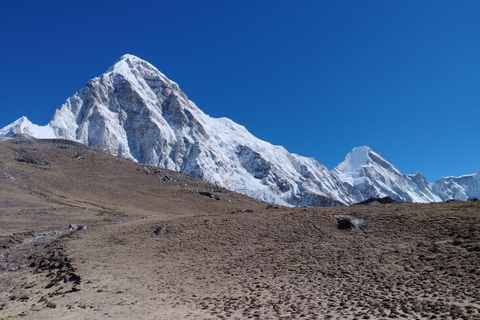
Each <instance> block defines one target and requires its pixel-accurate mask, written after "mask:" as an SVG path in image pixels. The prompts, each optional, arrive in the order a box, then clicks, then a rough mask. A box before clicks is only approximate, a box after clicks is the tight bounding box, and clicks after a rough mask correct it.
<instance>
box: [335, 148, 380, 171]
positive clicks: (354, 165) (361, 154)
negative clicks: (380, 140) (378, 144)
mask: <svg viewBox="0 0 480 320" xmlns="http://www.w3.org/2000/svg"><path fill="white" fill-rule="evenodd" d="M371 152H372V149H370V148H369V147H367V146H362V147H356V148H353V149H352V151H350V153H348V154H347V156H346V157H345V159H344V160H343V162H342V163H340V164H339V165H338V166H337V168H338V169H339V170H340V171H343V172H356V171H359V170H360V168H361V167H362V166H365V165H367V164H368V163H369V154H370V153H371Z"/></svg>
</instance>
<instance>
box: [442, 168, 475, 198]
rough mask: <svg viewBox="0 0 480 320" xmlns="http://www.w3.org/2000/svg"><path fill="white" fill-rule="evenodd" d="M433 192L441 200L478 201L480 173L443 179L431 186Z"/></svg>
mask: <svg viewBox="0 0 480 320" xmlns="http://www.w3.org/2000/svg"><path fill="white" fill-rule="evenodd" d="M433 191H434V192H435V193H436V194H438V195H439V196H440V197H441V198H442V200H448V199H457V200H470V199H474V198H477V199H480V196H479V195H480V172H477V173H476V174H470V175H465V176H461V177H445V178H442V179H440V180H438V181H437V182H435V184H434V185H433Z"/></svg>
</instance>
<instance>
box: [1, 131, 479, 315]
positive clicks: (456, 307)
mask: <svg viewBox="0 0 480 320" xmlns="http://www.w3.org/2000/svg"><path fill="white" fill-rule="evenodd" d="M336 214H348V215H354V216H356V217H358V218H362V219H364V221H365V222H364V224H363V225H361V226H360V228H359V229H358V230H341V229H339V228H338V227H337V226H338V224H337V220H336V219H335V218H334V217H333V215H336ZM85 229H86V230H85ZM0 318H1V319H16V318H21V319H152V320H153V319H480V203H479V202H478V201H472V202H458V201H453V202H448V203H439V204H387V205H371V206H351V207H336V208H284V207H278V206H271V205H270V206H269V205H268V204H266V203H262V202H259V201H256V200H252V199H250V198H247V197H245V196H242V195H240V194H237V193H234V192H230V191H227V190H225V189H221V188H217V187H215V186H213V185H211V184H208V183H206V182H203V181H199V180H196V179H194V178H192V177H189V176H185V175H182V174H179V173H175V172H171V171H166V170H160V169H156V168H153V167H149V166H144V165H141V164H138V163H134V162H129V161H125V160H122V159H119V158H116V157H112V156H109V155H107V154H104V153H102V152H99V151H96V150H93V149H91V148H88V147H85V146H83V145H80V144H77V143H74V142H70V141H60V140H51V141H50V140H30V139H18V138H15V139H6V138H2V139H1V140H0Z"/></svg>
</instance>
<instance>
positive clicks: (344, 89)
mask: <svg viewBox="0 0 480 320" xmlns="http://www.w3.org/2000/svg"><path fill="white" fill-rule="evenodd" d="M479 16H480V1H477V0H471V1H468V0H462V1H442V0H435V1H433V0H431V1H417V0H416V1H407V0H405V1H393V0H392V1H389V0H378V1H368V0H365V1H356V0H351V1H342V0H339V1H319V0H298V1H282V0H275V1H272V0H264V1H262V0H256V1H251V0H243V1H236V0H230V1H225V0H216V1H214V0H203V1H199V0H170V1H161V0H160V1H142V0H137V1H98V0H97V1H89V0H86V1H63V0H62V1H23V0H18V1H1V2H0V39H1V43H2V45H1V50H0V58H1V61H2V67H1V76H0V127H3V126H5V125H8V124H9V123H11V122H13V121H14V120H16V119H17V118H19V117H21V116H27V117H28V118H29V119H30V120H31V121H32V122H34V123H36V124H39V125H45V124H47V123H48V121H50V119H51V118H52V116H53V113H54V111H55V109H57V108H60V106H61V105H62V103H63V102H64V101H65V100H66V99H67V98H68V97H69V96H71V95H73V94H74V93H75V92H76V91H78V90H79V89H81V88H82V87H83V86H84V85H85V83H86V82H87V80H88V79H90V78H93V77H96V76H98V75H100V74H101V73H103V72H104V71H106V70H107V69H108V67H109V66H110V65H111V64H113V63H114V62H115V61H116V60H117V59H118V58H119V57H120V56H122V55H123V54H125V53H130V54H134V55H137V56H139V57H140V58H142V59H145V60H147V61H149V62H150V63H152V64H153V65H155V66H156V67H157V68H158V69H159V70H160V71H162V72H163V73H164V74H165V75H166V76H167V77H169V78H170V79H172V80H174V81H176V82H177V83H178V84H179V85H180V88H181V89H182V90H183V91H184V92H185V93H186V94H187V95H188V96H189V98H190V99H191V100H192V101H194V102H195V103H196V104H197V105H198V106H199V107H200V108H201V109H202V110H203V111H204V112H205V113H207V114H209V115H210V116H213V117H228V118H231V119H232V120H234V121H235V122H237V123H239V124H242V125H244V126H245V127H246V128H247V129H248V130H249V131H250V132H252V133H253V134H254V135H256V136H257V137H259V138H261V139H263V140H266V141H269V142H271V143H273V144H277V145H282V146H284V147H285V148H286V149H287V150H288V151H290V152H293V153H297V154H300V155H303V156H308V157H314V158H316V159H317V160H318V161H319V162H320V163H322V164H324V165H326V166H327V167H328V168H329V169H333V168H334V167H335V166H336V165H337V164H338V163H340V162H341V161H342V160H343V158H344V157H345V155H346V154H347V153H348V152H349V151H350V150H351V149H352V148H353V147H356V146H362V145H368V146H370V147H371V148H372V149H373V150H375V151H376V152H378V153H380V154H381V155H382V156H383V157H384V158H386V159H387V160H388V161H389V162H391V163H392V164H394V165H395V166H396V167H397V168H398V169H399V170H400V171H401V172H403V173H415V172H416V171H420V172H421V173H422V174H424V175H425V177H426V178H427V179H428V180H429V181H431V182H433V181H435V180H437V179H439V178H440V177H442V176H448V175H454V176H459V175H464V174H470V173H475V172H478V171H479V170H480V160H479V159H480V143H479V141H480V128H479V127H480V19H479V18H478V17H479Z"/></svg>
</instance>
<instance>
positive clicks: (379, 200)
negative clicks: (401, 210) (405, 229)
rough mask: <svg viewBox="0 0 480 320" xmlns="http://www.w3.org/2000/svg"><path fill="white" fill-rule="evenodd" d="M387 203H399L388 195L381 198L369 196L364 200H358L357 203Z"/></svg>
mask: <svg viewBox="0 0 480 320" xmlns="http://www.w3.org/2000/svg"><path fill="white" fill-rule="evenodd" d="M388 203H399V202H398V201H395V200H394V199H392V198H390V197H383V198H369V199H367V200H365V201H362V202H359V203H357V204H367V205H373V204H388Z"/></svg>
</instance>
